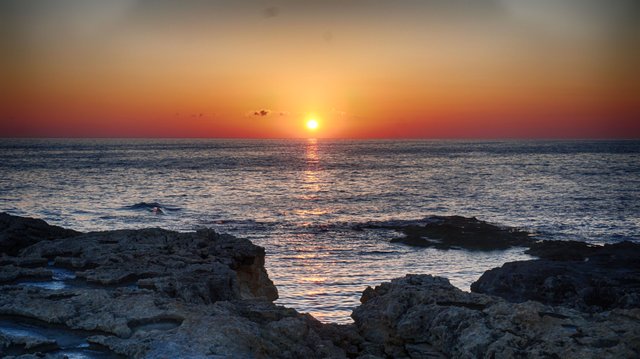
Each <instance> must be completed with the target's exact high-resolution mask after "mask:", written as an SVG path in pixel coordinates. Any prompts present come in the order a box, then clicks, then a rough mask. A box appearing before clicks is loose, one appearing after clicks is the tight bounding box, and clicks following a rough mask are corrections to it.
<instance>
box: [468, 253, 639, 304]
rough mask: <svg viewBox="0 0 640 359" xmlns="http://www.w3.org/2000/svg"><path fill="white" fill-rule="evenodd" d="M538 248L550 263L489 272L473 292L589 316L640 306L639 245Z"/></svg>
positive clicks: (542, 261) (530, 263) (512, 265)
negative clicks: (569, 309) (554, 306)
mask: <svg viewBox="0 0 640 359" xmlns="http://www.w3.org/2000/svg"><path fill="white" fill-rule="evenodd" d="M532 249H533V250H532V253H534V254H537V255H540V256H543V257H545V258H550V259H539V260H532V261H521V262H512V263H506V264H504V265H503V266H502V267H500V268H494V269H491V270H489V271H487V272H485V273H484V274H483V275H482V276H481V277H480V279H478V281H476V282H475V283H473V284H472V285H471V290H472V291H473V292H477V293H484V294H491V295H497V296H499V297H502V298H505V299H507V300H509V301H512V302H524V301H527V300H535V301H539V302H542V303H545V304H552V305H562V306H567V307H570V308H575V309H578V310H581V311H586V312H600V311H603V310H610V309H613V308H640V260H638V258H640V245H639V244H635V243H631V242H622V243H617V244H608V245H604V246H593V245H589V244H584V243H577V242H551V241H545V242H542V243H539V244H537V245H536V246H535V247H532Z"/></svg>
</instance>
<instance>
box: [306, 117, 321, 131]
mask: <svg viewBox="0 0 640 359" xmlns="http://www.w3.org/2000/svg"><path fill="white" fill-rule="evenodd" d="M318 126H319V123H318V120H316V119H315V118H310V119H308V120H307V128H308V129H309V130H311V131H313V130H315V129H317V128H318Z"/></svg>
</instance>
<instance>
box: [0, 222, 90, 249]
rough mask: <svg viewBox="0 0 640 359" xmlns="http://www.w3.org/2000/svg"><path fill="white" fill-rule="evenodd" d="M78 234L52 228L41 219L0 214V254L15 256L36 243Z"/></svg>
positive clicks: (59, 228)
mask: <svg viewBox="0 0 640 359" xmlns="http://www.w3.org/2000/svg"><path fill="white" fill-rule="evenodd" d="M78 234H80V232H76V231H73V230H70V229H65V228H62V227H58V226H52V225H49V224H47V222H45V221H43V220H41V219H35V218H25V217H18V216H12V215H10V214H8V213H0V254H3V253H5V254H8V255H12V256H13V255H16V254H17V253H18V252H19V251H20V250H21V249H23V248H25V247H28V246H30V245H32V244H34V243H36V242H39V241H42V240H52V239H59V238H66V237H73V236H76V235H78Z"/></svg>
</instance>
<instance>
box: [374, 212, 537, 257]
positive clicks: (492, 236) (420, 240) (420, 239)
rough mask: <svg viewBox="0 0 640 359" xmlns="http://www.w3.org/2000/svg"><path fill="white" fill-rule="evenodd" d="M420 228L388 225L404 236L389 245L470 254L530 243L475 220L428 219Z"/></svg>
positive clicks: (525, 236) (519, 235) (516, 231)
mask: <svg viewBox="0 0 640 359" xmlns="http://www.w3.org/2000/svg"><path fill="white" fill-rule="evenodd" d="M423 222H424V224H417V223H410V224H408V225H397V224H396V225H392V226H391V227H386V228H394V229H396V230H399V231H401V232H402V233H404V235H405V236H404V237H400V238H395V239H393V240H392V241H391V242H392V243H404V244H408V245H411V246H417V247H434V248H440V249H454V248H456V249H457V248H464V249H470V250H496V249H507V248H510V247H513V246H526V245H528V244H530V243H531V242H532V239H531V238H530V234H529V233H527V232H525V231H521V230H519V229H516V228H510V227H500V226H496V225H493V224H490V223H487V222H485V221H480V220H478V219H477V218H475V217H472V218H467V217H461V216H432V217H428V218H426V219H425V220H424V221H423Z"/></svg>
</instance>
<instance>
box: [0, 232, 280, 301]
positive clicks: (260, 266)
mask: <svg viewBox="0 0 640 359" xmlns="http://www.w3.org/2000/svg"><path fill="white" fill-rule="evenodd" d="M22 258H48V259H52V260H53V264H54V265H56V266H61V267H67V268H70V269H73V270H75V271H76V276H77V277H78V278H80V279H83V280H85V281H86V282H87V283H90V284H97V285H104V286H127V285H130V286H131V285H138V286H140V287H144V288H148V289H152V290H154V291H156V292H160V293H163V294H166V295H168V296H170V297H177V298H180V299H182V300H184V301H187V302H190V303H213V302H215V301H218V300H232V299H248V298H256V297H264V298H266V299H268V300H275V299H276V298H277V289H276V288H275V286H274V285H273V283H272V282H271V280H270V279H269V278H268V276H267V273H266V271H265V269H264V249H263V248H261V247H258V246H255V245H253V244H252V243H251V242H250V241H248V240H245V239H238V238H235V237H232V236H229V235H219V234H217V233H215V232H213V231H199V232H196V233H178V232H172V231H166V230H162V229H157V228H152V229H142V230H119V231H107V232H92V233H86V234H82V235H79V236H76V237H72V238H64V239H59V240H56V241H42V242H39V243H36V244H34V245H32V246H30V247H28V248H25V249H24V250H23V252H22ZM4 271H5V267H2V268H0V278H1V277H2V274H3V272H4Z"/></svg>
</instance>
